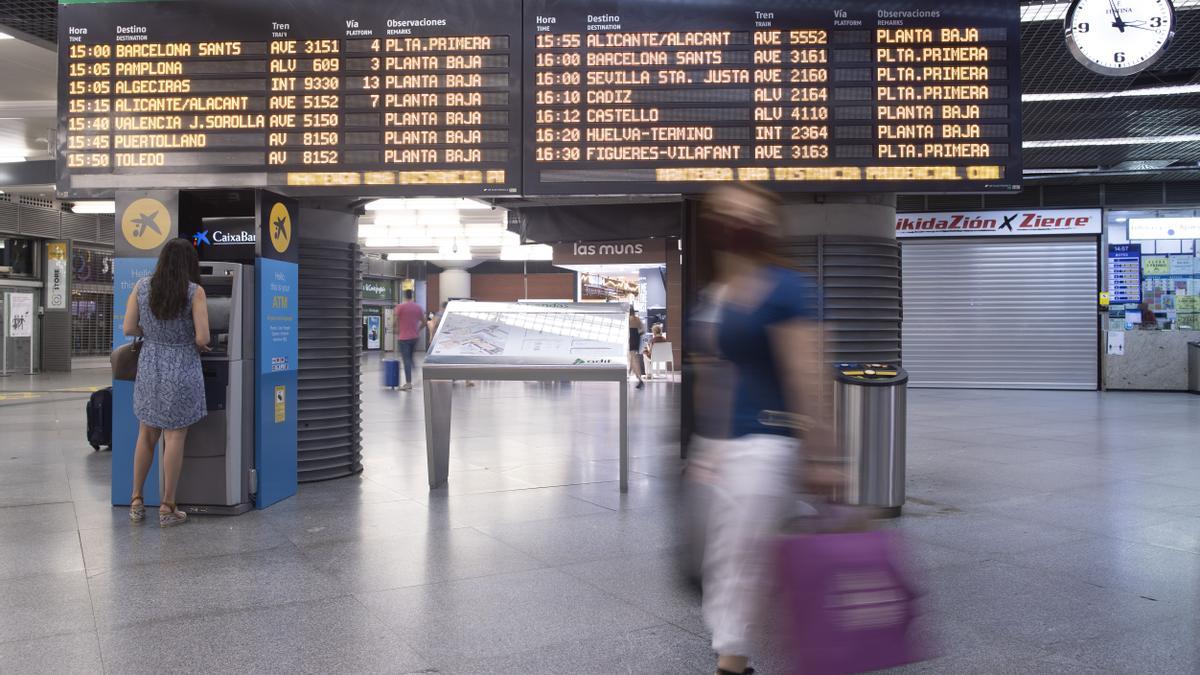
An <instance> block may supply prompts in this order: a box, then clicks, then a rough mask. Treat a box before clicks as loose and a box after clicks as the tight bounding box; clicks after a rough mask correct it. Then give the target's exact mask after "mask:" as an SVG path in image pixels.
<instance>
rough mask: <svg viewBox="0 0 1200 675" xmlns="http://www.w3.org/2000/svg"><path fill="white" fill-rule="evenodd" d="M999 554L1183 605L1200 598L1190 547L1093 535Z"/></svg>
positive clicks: (1198, 561)
mask: <svg viewBox="0 0 1200 675" xmlns="http://www.w3.org/2000/svg"><path fill="white" fill-rule="evenodd" d="M997 557H998V558H999V559H1000V560H1004V561H1007V562H1011V563H1012V564H1015V565H1021V566H1023V567H1027V568H1033V569H1038V570H1044V571H1047V572H1051V573H1055V574H1059V575H1063V576H1066V577H1070V578H1072V579H1077V580H1080V581H1082V582H1084V583H1088V584H1091V585H1093V586H1096V587H1099V588H1115V589H1121V590H1123V591H1125V592H1128V593H1131V594H1134V595H1137V596H1145V597H1149V598H1153V599H1154V600H1155V601H1157V602H1160V603H1162V604H1164V605H1172V606H1174V607H1176V608H1179V609H1183V608H1184V607H1183V606H1184V605H1187V603H1192V604H1193V606H1194V604H1195V602H1196V600H1197V598H1200V573H1198V571H1200V556H1197V555H1195V554H1193V553H1187V552H1185V551H1177V550H1174V549H1170V548H1163V547H1160V546H1152V545H1149V544H1142V543H1138V542H1131V541H1124V540H1120V539H1110V538H1107V537H1094V538H1088V539H1081V540H1077V541H1069V542H1063V543H1060V544H1058V545H1055V546H1049V547H1045V548H1042V549H1039V550H1034V551H1026V552H1023V553H1011V554H1004V555H1000V556H997Z"/></svg>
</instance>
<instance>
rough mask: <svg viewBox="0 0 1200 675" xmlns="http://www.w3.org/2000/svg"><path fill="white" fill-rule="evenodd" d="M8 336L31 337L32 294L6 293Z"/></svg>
mask: <svg viewBox="0 0 1200 675" xmlns="http://www.w3.org/2000/svg"><path fill="white" fill-rule="evenodd" d="M8 337H10V338H31V337H33V295H31V294H29V293H9V294H8Z"/></svg>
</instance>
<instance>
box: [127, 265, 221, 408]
mask: <svg viewBox="0 0 1200 675" xmlns="http://www.w3.org/2000/svg"><path fill="white" fill-rule="evenodd" d="M134 292H135V293H137V302H138V318H139V320H138V325H139V326H140V327H141V329H142V335H143V337H144V339H145V343H144V344H143V345H142V353H141V355H140V356H138V370H137V380H136V381H135V382H134V385H133V412H134V414H135V415H137V418H138V420H140V421H141V422H142V424H145V425H147V426H151V427H154V428H156V429H183V428H185V427H189V426H191V425H193V424H195V423H196V422H199V421H200V420H201V419H204V416H205V415H207V414H208V408H207V406H206V404H205V401H204V373H203V371H202V370H201V369H200V352H199V351H197V349H196V325H195V322H193V321H192V298H193V297H194V296H195V295H196V284H192V283H189V284H188V301H187V307H186V308H185V309H184V311H183V314H182V315H180V317H179V318H178V319H170V320H168V321H161V320H159V319H158V318H157V317H155V316H154V313H153V312H151V311H150V280H149V279H145V280H143V281H141V282H140V283H138V285H137V288H136V289H135V291H134Z"/></svg>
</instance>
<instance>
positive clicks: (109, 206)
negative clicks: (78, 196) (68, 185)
mask: <svg viewBox="0 0 1200 675" xmlns="http://www.w3.org/2000/svg"><path fill="white" fill-rule="evenodd" d="M116 212H117V203H116V202H75V203H74V204H72V205H71V213H86V214H94V213H103V214H113V213H116Z"/></svg>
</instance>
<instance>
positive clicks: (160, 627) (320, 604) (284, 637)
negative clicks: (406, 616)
mask: <svg viewBox="0 0 1200 675" xmlns="http://www.w3.org/2000/svg"><path fill="white" fill-rule="evenodd" d="M169 636H175V637H176V639H167V638H168V637H169ZM179 636H182V637H183V639H178V637H179ZM100 645H101V649H102V651H103V654H104V661H105V665H106V666H107V668H108V671H109V672H113V673H147V674H157V673H164V672H167V673H170V672H178V673H188V672H197V673H198V672H204V673H231V674H233V673H314V674H321V675H324V674H326V673H403V672H417V671H425V670H426V667H427V665H428V664H427V663H425V662H423V661H422V660H421V658H420V657H419V656H418V655H417V654H416V653H415V652H414V651H413V650H412V649H410V648H408V647H407V646H406V645H404V643H403V642H401V641H399V640H397V639H396V638H395V636H394V635H392V634H390V633H389V632H388V631H387V630H386V629H385V628H384V627H383V626H381V625H380V624H379V622H378V621H377V620H376V619H375V617H373V616H371V614H370V613H369V612H368V611H367V609H366V608H365V607H363V606H362V605H361V604H360V603H359V602H358V601H356V600H355V599H354V598H352V597H348V596H343V597H339V598H329V599H324V600H314V601H308V602H297V603H292V604H287V605H282V606H279V607H268V608H264V609H254V610H249V611H241V612H227V613H217V614H212V615H208V616H202V617H193V618H184V619H173V620H166V621H157V622H153V623H145V624H136V625H133V626H128V627H125V628H120V629H117V630H112V631H102V632H101V633H100Z"/></svg>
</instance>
